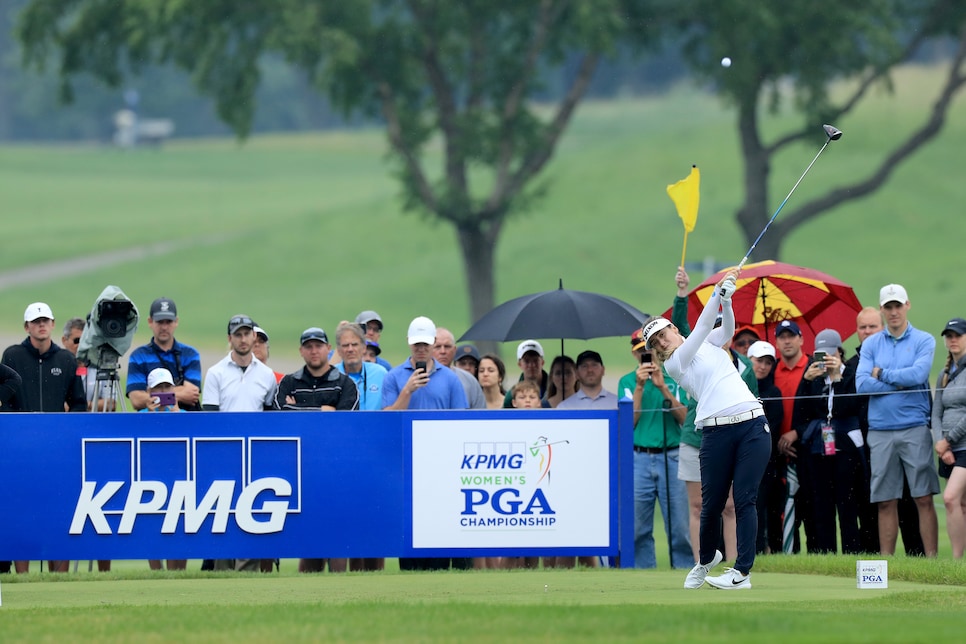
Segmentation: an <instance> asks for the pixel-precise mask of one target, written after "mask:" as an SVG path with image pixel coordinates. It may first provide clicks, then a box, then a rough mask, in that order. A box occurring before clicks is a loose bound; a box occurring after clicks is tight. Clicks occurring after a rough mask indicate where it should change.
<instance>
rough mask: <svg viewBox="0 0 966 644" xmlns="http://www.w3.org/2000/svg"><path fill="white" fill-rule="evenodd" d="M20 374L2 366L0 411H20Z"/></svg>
mask: <svg viewBox="0 0 966 644" xmlns="http://www.w3.org/2000/svg"><path fill="white" fill-rule="evenodd" d="M22 397H23V394H22V393H21V391H20V374H18V373H17V372H16V371H14V370H13V369H11V368H10V367H8V366H7V365H5V364H0V411H20V400H21V398H22Z"/></svg>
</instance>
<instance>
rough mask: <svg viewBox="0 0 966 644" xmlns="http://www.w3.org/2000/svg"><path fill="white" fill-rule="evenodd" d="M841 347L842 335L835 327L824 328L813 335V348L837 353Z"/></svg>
mask: <svg viewBox="0 0 966 644" xmlns="http://www.w3.org/2000/svg"><path fill="white" fill-rule="evenodd" d="M841 348H842V336H840V335H839V332H838V331H836V330H835V329H825V330H824V331H819V333H818V335H816V336H815V350H816V351H824V352H825V353H838V350H839V349H841Z"/></svg>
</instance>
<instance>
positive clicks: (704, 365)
mask: <svg viewBox="0 0 966 644" xmlns="http://www.w3.org/2000/svg"><path fill="white" fill-rule="evenodd" d="M719 306H720V307H721V314H722V318H721V326H720V327H718V328H717V329H715V328H714V322H715V319H716V318H717V316H718V307H719ZM734 332H735V313H734V310H733V309H732V308H731V301H730V300H729V301H727V302H722V301H721V296H720V294H719V293H718V292H717V289H715V292H714V293H713V294H712V295H711V297H710V298H708V303H707V304H705V306H704V310H703V311H701V315H700V316H699V317H698V321H697V322H696V323H695V325H694V328H693V329H692V330H691V335H689V336H688V337H687V338H685V340H684V343H683V344H682V345H681V346H679V347H678V348H677V349H675V351H674V353H672V354H671V357H670V358H668V360H667V362H665V363H664V367H665V369H667V372H668V374H670V376H671V377H672V378H674V380H675V381H676V382H677V383H678V384H679V385H681V386H682V387H684V389H685V391H687V392H688V394H689V395H690V396H691V397H692V398H695V399H697V401H698V408H697V411H696V415H695V423H694V424H695V426H696V427H703V426H704V421H705V420H707V419H708V418H713V417H715V416H731V415H734V414H740V413H742V412H746V411H752V410H754V409H760V408H761V403H760V402H758V399H757V398H755V396H754V394H752V393H751V390H749V389H748V385H746V384H745V382H744V381H743V380H742V379H741V376H740V375H739V374H738V370H737V369H735V366H734V364H733V363H732V362H731V355H730V354H729V353H728V351H727V350H726V349H724V348H722V347H723V346H724V345H725V344H726V343H727V342H728V340H730V339H731V336H732V335H733V334H734Z"/></svg>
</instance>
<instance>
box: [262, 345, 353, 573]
mask: <svg viewBox="0 0 966 644" xmlns="http://www.w3.org/2000/svg"><path fill="white" fill-rule="evenodd" d="M299 345H300V346H299V353H300V354H301V355H302V359H303V360H305V366H304V367H302V368H301V369H299V370H298V371H296V372H294V373H290V374H288V375H287V376H285V377H284V378H282V382H280V383H278V393H277V394H276V396H275V409H283V410H313V409H314V410H321V411H337V410H338V411H347V410H352V409H359V391H358V389H356V384H355V382H353V380H352V378H350V377H349V376H347V375H346V374H344V373H342V372H341V371H339V370H338V369H336V368H335V367H333V366H332V365H331V364H329V349H330V347H329V336H327V335H326V333H325V331H323V330H322V329H320V328H319V327H315V326H314V327H310V328H308V329H306V330H305V331H303V332H302V336H301V337H300V338H299ZM326 562H328V565H329V572H345V571H346V567H347V564H348V559H345V558H339V559H323V558H311V559H307V558H302V559H299V572H323V571H324V570H325V566H326Z"/></svg>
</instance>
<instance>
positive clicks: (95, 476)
mask: <svg viewBox="0 0 966 644" xmlns="http://www.w3.org/2000/svg"><path fill="white" fill-rule="evenodd" d="M631 421H632V412H631V410H630V405H629V404H627V403H624V404H622V409H621V411H620V412H578V411H574V412H562V411H555V410H549V411H548V410H534V411H530V410H521V411H511V410H507V411H505V412H492V411H488V412H473V411H465V412H362V411H359V412H329V413H321V412H320V413H317V414H316V413H273V412H262V413H223V412H213V413H206V412H196V413H182V414H150V413H145V414H134V413H113V414H6V413H5V414H0V424H2V425H3V427H2V428H0V450H2V452H0V453H3V455H4V461H5V464H4V467H3V468H0V485H2V489H3V490H4V494H3V495H0V512H2V516H3V517H4V520H3V521H2V522H0V559H9V560H18V559H27V560H29V559H35V560H36V559H159V558H172V559H184V558H276V557H283V558H290V557H414V556H420V557H437V556H438V557H454V556H464V557H465V556H501V555H506V556H515V555H537V554H539V555H547V556H554V555H561V556H566V555H608V556H617V555H618V554H620V553H621V552H623V553H624V557H622V562H623V563H624V565H629V564H628V563H627V562H630V563H633V515H632V504H633V495H632V484H633V483H632V474H631V472H632V462H633V461H632V457H631V454H632V445H633V437H632V436H633V428H632V422H631Z"/></svg>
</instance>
